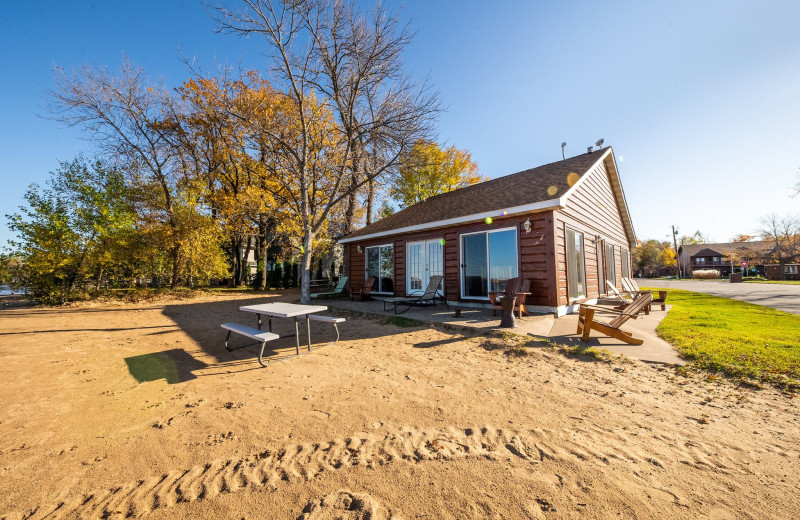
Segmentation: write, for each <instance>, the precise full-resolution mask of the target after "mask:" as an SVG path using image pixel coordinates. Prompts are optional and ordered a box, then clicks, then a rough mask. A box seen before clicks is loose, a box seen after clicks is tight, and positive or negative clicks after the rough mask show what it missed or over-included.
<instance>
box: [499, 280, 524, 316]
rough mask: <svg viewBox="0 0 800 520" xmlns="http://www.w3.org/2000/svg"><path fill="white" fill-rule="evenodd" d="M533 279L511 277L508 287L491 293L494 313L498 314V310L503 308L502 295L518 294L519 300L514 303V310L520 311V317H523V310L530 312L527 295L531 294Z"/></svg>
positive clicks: (507, 283)
mask: <svg viewBox="0 0 800 520" xmlns="http://www.w3.org/2000/svg"><path fill="white" fill-rule="evenodd" d="M530 287H531V281H530V280H528V279H527V278H526V279H523V278H521V277H517V278H510V279H509V280H508V281H507V282H506V288H505V290H504V291H503V292H502V293H489V301H490V302H491V303H492V315H493V316H497V311H498V310H501V311H502V310H503V306H502V305H500V297H501V296H503V297H506V296H516V297H517V301H516V302H515V303H514V311H518V312H519V317H520V318H522V312H523V311H525V313H526V314H527V313H528V310H527V309H526V308H525V297H526V296H527V295H528V294H530Z"/></svg>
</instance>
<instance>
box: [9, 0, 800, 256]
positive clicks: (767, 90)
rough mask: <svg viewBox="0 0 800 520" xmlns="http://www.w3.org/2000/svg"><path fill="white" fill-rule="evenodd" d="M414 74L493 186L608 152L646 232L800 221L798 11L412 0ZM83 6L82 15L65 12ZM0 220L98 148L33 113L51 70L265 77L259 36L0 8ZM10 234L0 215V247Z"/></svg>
mask: <svg viewBox="0 0 800 520" xmlns="http://www.w3.org/2000/svg"><path fill="white" fill-rule="evenodd" d="M387 3H388V4H389V5H392V6H396V7H401V6H402V7H403V12H402V13H403V17H405V18H406V19H410V20H411V24H412V28H413V29H414V30H415V31H416V32H417V35H416V37H415V39H414V42H413V44H412V46H411V48H410V49H409V53H408V56H407V65H408V67H409V69H410V70H411V71H412V72H413V73H414V74H417V75H420V76H423V75H425V74H430V78H431V80H432V82H433V83H434V85H435V86H436V87H437V88H438V89H439V90H440V92H441V95H442V99H443V101H444V102H445V104H446V106H447V107H448V110H447V112H446V113H444V114H443V115H442V117H441V122H440V125H439V135H440V139H441V140H442V141H444V142H446V143H448V144H453V145H455V146H457V147H459V148H466V149H468V150H469V151H470V152H471V153H472V156H473V159H474V160H475V161H476V162H477V163H478V165H479V167H480V170H481V173H482V174H483V175H486V176H489V177H496V176H500V175H506V174H509V173H514V172H516V171H519V170H523V169H526V168H530V167H533V166H537V165H540V164H544V163H547V162H552V161H555V160H558V159H560V157H561V149H560V144H561V142H562V141H566V142H567V154H568V155H576V154H578V153H582V152H585V150H586V147H587V146H589V145H591V144H593V143H594V142H595V141H596V140H597V139H599V138H601V137H603V138H605V141H606V143H607V144H611V145H613V146H614V149H615V151H616V153H617V157H618V160H619V166H620V171H621V175H622V180H623V186H624V189H625V193H626V196H627V199H628V204H629V207H630V210H631V214H632V216H633V220H634V226H635V228H636V232H637V235H638V236H639V238H656V239H659V240H666V239H667V238H668V236H669V233H670V230H669V226H670V225H672V224H675V225H676V226H678V227H679V229H680V232H681V234H691V233H693V232H694V231H695V230H698V229H699V230H700V231H702V232H704V233H707V234H708V235H709V236H710V237H711V239H712V240H717V241H725V240H727V239H728V238H729V237H731V236H733V235H735V234H738V233H751V232H753V231H754V230H755V229H756V228H758V221H759V218H760V217H761V216H763V215H766V214H768V213H770V212H776V213H779V214H784V213H788V212H793V213H800V197H797V198H794V199H793V198H791V197H790V195H791V193H792V187H793V186H794V185H795V184H796V183H797V182H798V180H800V179H799V178H798V171H800V146H799V145H800V37H798V34H797V20H798V19H800V2H796V1H785V2H779V1H765V2H735V1H726V2H712V1H707V2H683V1H674V2H667V3H660V4H659V5H656V4H655V3H652V2H627V1H626V2H623V1H620V2H597V1H595V2H555V1H552V2H529V1H518V2H501V1H498V2H485V1H472V0H462V1H440V2H431V1H423V0H419V1H418V0H413V1H407V2H404V3H399V2H387ZM70 4H71V5H70ZM0 49H1V50H0V53H2V54H0V57H2V63H3V64H4V67H5V70H6V73H4V74H2V75H0V99H2V105H0V107H2V108H0V180H2V185H3V189H2V190H0V213H2V214H6V213H9V212H11V211H14V210H15V209H16V207H17V206H19V205H20V204H21V203H22V200H23V199H22V196H23V194H24V192H25V189H26V187H27V185H28V184H29V183H31V182H39V183H41V182H43V181H44V180H45V179H46V178H47V175H48V172H49V171H51V170H54V169H55V168H57V166H58V161H64V160H70V159H71V158H73V157H74V156H75V155H77V154H78V153H80V152H83V153H86V154H88V155H91V153H92V145H91V143H90V142H88V141H84V140H82V139H81V138H80V137H81V136H80V134H79V132H78V131H77V130H74V129H67V128H64V127H62V126H60V125H59V124H58V123H56V122H54V121H51V120H48V119H44V118H42V117H39V116H40V115H44V112H43V110H42V109H41V107H42V105H43V98H42V93H43V92H44V91H45V90H46V89H47V88H49V87H51V86H52V84H53V76H52V67H53V65H59V66H62V67H65V68H71V67H78V66H81V65H83V64H87V63H88V64H93V65H101V66H102V65H106V66H108V67H110V68H113V67H116V66H117V65H118V64H119V63H120V61H121V59H122V56H123V53H124V54H125V55H127V56H128V57H129V58H130V59H131V60H132V61H133V62H135V63H137V64H139V65H142V66H143V67H145V69H146V70H147V71H148V73H149V74H151V75H152V76H154V77H161V78H163V79H164V81H166V82H167V84H169V85H173V86H174V85H177V84H178V83H180V82H181V81H183V80H185V79H186V78H187V77H188V75H189V73H188V71H187V70H186V68H185V66H184V64H183V63H182V61H181V58H180V56H181V54H183V55H186V56H189V57H192V58H195V59H196V60H197V61H198V63H200V64H202V65H203V66H205V67H206V68H208V67H213V66H214V63H215V61H216V62H224V63H233V64H237V63H240V62H241V63H242V65H244V66H245V67H247V68H257V69H261V70H266V68H267V63H266V61H265V60H266V59H265V58H264V57H263V55H262V51H263V48H262V46H261V42H259V41H258V40H257V39H249V40H243V39H239V38H236V37H233V36H230V35H220V34H215V33H214V23H213V21H212V20H211V18H210V16H209V15H208V13H207V11H206V9H205V7H204V6H203V5H202V4H201V3H200V2H194V1H188V0H187V1H174V0H167V1H164V0H162V1H159V2H155V1H150V0H140V1H138V2H99V1H98V2H56V1H42V2H36V3H29V2H16V3H12V4H10V5H9V6H6V7H5V8H4V9H3V11H2V14H0ZM9 238H11V234H10V232H9V231H8V230H7V228H6V225H5V220H3V224H2V225H0V243H5V241H6V240H7V239H9Z"/></svg>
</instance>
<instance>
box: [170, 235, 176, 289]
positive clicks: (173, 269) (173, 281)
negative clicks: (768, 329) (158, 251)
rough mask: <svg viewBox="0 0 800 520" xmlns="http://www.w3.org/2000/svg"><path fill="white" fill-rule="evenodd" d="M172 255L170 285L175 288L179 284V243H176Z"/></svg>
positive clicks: (171, 251)
mask: <svg viewBox="0 0 800 520" xmlns="http://www.w3.org/2000/svg"><path fill="white" fill-rule="evenodd" d="M170 255H171V256H172V279H171V280H170V283H169V285H170V287H172V288H173V289H174V288H175V287H176V286H177V285H178V245H177V244H175V245H173V246H172V249H171V250H170Z"/></svg>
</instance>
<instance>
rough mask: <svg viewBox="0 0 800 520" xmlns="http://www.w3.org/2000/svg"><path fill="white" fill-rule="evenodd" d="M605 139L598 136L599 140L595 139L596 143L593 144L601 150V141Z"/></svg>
mask: <svg viewBox="0 0 800 520" xmlns="http://www.w3.org/2000/svg"><path fill="white" fill-rule="evenodd" d="M605 141H606V140H605V139H603V138H600V140H599V141H597V142H596V143H594V145H595V146H596V147H597V148H599V149H601V150H602V149H603V143H604V142H605Z"/></svg>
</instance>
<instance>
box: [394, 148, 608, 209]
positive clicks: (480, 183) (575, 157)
mask: <svg viewBox="0 0 800 520" xmlns="http://www.w3.org/2000/svg"><path fill="white" fill-rule="evenodd" d="M608 148H610V146H606V147H605V148H602V150H606V149H608ZM598 152H600V150H597V151H594V152H586V153H582V154H579V155H573V156H572V157H567V158H566V159H561V160H560V161H553V162H549V163H546V164H540V165H539V166H534V167H533V168H528V169H525V170H520V171H518V172H514V173H509V174H506V175H500V176H499V177H493V178H491V179H488V180H485V181H482V182H477V183H475V184H470V185H469V186H462V187H460V188H456V189H455V190H451V191H446V192H444V193H437V194H436V195H431V196H430V197H428V198H427V199H425V200H423V201H422V203H424V202H427V201H429V200H431V199H434V198H436V197H441V196H442V195H449V194H450V193H453V192H454V191H460V190H466V189H469V188H473V187H475V186H485V185H487V184H491V183H492V182H494V181H499V180H503V179H508V178H510V177H514V176H515V175H521V174H523V173H528V172H531V171H533V170H538V169H539V168H546V167H548V166H552V165H553V164H559V163H565V162H569V161H571V160H573V159H578V158H580V157H585V156H587V155H592V154H595V153H598ZM583 173H586V172H583ZM581 175H583V174H581ZM417 204H420V203H417ZM415 205H416V204H412V205H411V206H415ZM411 206H407V208H410V207H411ZM407 208H403V210H404V209H407ZM400 211H402V210H400ZM398 213H399V212H398Z"/></svg>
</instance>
